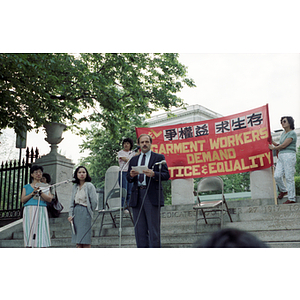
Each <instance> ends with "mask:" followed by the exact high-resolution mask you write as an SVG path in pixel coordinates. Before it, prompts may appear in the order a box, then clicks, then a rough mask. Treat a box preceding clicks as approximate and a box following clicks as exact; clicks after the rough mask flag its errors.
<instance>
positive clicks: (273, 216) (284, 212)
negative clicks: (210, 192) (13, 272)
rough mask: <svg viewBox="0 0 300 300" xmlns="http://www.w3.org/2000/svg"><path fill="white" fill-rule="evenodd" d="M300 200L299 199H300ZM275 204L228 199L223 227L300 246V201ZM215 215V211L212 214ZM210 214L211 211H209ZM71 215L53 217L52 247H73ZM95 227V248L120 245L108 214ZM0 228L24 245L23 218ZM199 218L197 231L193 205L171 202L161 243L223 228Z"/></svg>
mask: <svg viewBox="0 0 300 300" xmlns="http://www.w3.org/2000/svg"><path fill="white" fill-rule="evenodd" d="M298 201H299V202H300V199H298ZM299 202H298V203H296V204H289V205H281V204H279V205H274V200H272V199H269V200H268V199H267V200H266V199H263V200H260V199H257V200H237V201H228V207H229V209H230V211H231V216H232V219H233V222H232V223H231V222H230V221H229V218H228V216H224V222H225V223H224V227H234V228H238V229H241V230H245V231H248V232H250V233H252V234H254V235H255V236H257V237H258V238H259V239H261V240H262V241H264V242H266V243H267V244H268V245H269V246H270V247H272V248H298V247H300V203H299ZM210 215H213V214H210ZM208 216H209V214H208ZM67 217H68V214H67V213H62V214H61V215H60V217H59V218H51V219H50V220H49V223H50V234H51V247H53V248H70V247H71V248H74V247H75V245H73V244H71V227H70V223H69V222H68V220H67ZM93 221H96V222H95V223H94V224H93V227H92V247H95V248H97V247H99V248H111V247H114V248H117V247H119V233H120V230H119V228H118V227H117V228H114V227H113V225H112V223H111V221H110V217H109V215H106V217H105V222H104V223H107V222H108V221H110V224H106V225H104V227H103V229H102V232H101V236H100V237H99V228H100V222H101V217H100V216H99V215H98V214H97V213H95V214H94V219H93ZM14 223H15V225H7V226H5V227H7V228H6V229H5V230H4V229H3V228H1V229H0V247H2V248H15V247H24V242H23V230H22V220H18V221H16V222H14ZM208 223H209V224H205V222H204V220H200V221H198V230H197V233H195V211H194V210H193V205H191V204H188V205H169V206H165V207H164V208H162V211H161V242H162V247H163V248H182V247H184V248H187V247H193V245H194V243H195V242H196V241H197V240H198V239H203V238H206V237H207V236H208V235H209V234H211V233H212V232H214V231H216V230H218V229H219V228H220V221H219V220H218V219H209V220H208ZM122 224H123V226H122V231H121V247H123V248H135V247H136V244H135V237H134V227H133V224H132V222H131V220H130V218H129V217H128V216H125V217H124V219H123V222H122Z"/></svg>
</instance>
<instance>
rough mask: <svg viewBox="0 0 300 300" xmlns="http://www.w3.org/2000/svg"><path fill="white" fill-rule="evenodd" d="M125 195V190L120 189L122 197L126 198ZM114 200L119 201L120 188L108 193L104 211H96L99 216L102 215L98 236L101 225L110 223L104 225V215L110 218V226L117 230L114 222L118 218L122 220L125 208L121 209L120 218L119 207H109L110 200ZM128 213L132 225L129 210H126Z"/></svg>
mask: <svg viewBox="0 0 300 300" xmlns="http://www.w3.org/2000/svg"><path fill="white" fill-rule="evenodd" d="M126 195H127V191H126V189H122V197H124V198H126ZM115 199H118V200H119V199H120V188H115V189H112V190H111V191H110V192H109V193H108V196H107V197H106V200H105V204H104V209H102V210H99V211H98V213H99V214H102V219H101V224H100V230H99V236H100V235H101V231H102V228H103V225H107V224H111V223H106V224H104V217H105V214H109V215H110V218H111V220H112V224H113V226H114V228H117V222H116V220H117V218H118V216H119V217H120V218H122V220H123V214H124V209H127V208H126V207H125V206H124V207H122V208H121V216H120V206H114V207H113V206H112V205H110V202H112V200H115ZM128 211H129V216H130V219H131V221H132V224H134V222H133V218H132V214H131V212H130V210H129V209H128Z"/></svg>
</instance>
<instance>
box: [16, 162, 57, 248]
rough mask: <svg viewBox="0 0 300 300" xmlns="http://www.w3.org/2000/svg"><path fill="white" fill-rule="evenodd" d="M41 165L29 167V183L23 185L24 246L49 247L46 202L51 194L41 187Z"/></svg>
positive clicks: (49, 199) (50, 199) (50, 198)
mask: <svg viewBox="0 0 300 300" xmlns="http://www.w3.org/2000/svg"><path fill="white" fill-rule="evenodd" d="M43 170H44V169H43V167H41V166H37V165H35V166H32V167H31V168H30V180H29V181H30V183H29V184H26V185H25V186H24V187H23V190H22V195H21V202H22V203H24V211H23V232H24V245H25V247H29V248H30V247H40V248H45V247H50V245H51V242H50V231H49V219H48V213H47V203H46V202H51V201H52V198H53V195H51V194H50V191H49V189H48V190H47V189H42V185H43V184H42V183H41V179H42V176H43Z"/></svg>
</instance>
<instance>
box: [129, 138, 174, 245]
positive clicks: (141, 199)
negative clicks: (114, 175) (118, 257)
mask: <svg viewBox="0 0 300 300" xmlns="http://www.w3.org/2000/svg"><path fill="white" fill-rule="evenodd" d="M138 145H139V146H140V147H141V154H140V155H138V156H134V157H133V158H132V159H131V161H130V163H129V167H128V172H127V180H128V181H129V182H133V187H132V192H131V199H130V202H129V206H130V207H132V212H133V218H134V223H135V239H136V244H137V247H138V248H159V247H161V243H160V207H161V206H163V205H164V196H163V189H162V186H161V187H160V190H159V167H161V180H168V179H169V178H170V174H169V171H168V167H167V165H166V164H161V165H155V163H158V162H161V161H164V160H165V157H164V156H163V155H162V154H158V153H155V152H152V151H151V145H152V138H151V136H149V135H148V134H141V135H140V136H139V138H138ZM142 165H145V166H147V169H146V170H144V171H143V174H139V173H138V172H137V171H135V170H133V169H132V167H133V166H142ZM159 198H160V203H159Z"/></svg>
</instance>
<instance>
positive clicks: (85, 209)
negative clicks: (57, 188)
mask: <svg viewBox="0 0 300 300" xmlns="http://www.w3.org/2000/svg"><path fill="white" fill-rule="evenodd" d="M91 181H92V179H91V177H90V175H89V173H88V171H87V169H86V168H85V167H83V166H79V167H78V168H77V169H76V170H75V172H74V180H73V183H75V184H74V185H73V188H72V197H71V205H70V209H69V217H68V221H69V222H71V223H72V222H73V226H74V231H73V233H72V243H75V244H76V247H77V248H91V243H92V237H91V224H92V217H93V211H94V210H95V209H96V206H97V194H96V188H95V187H94V185H93V184H92V183H91Z"/></svg>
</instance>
